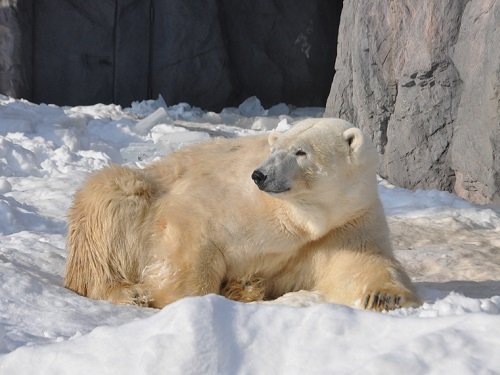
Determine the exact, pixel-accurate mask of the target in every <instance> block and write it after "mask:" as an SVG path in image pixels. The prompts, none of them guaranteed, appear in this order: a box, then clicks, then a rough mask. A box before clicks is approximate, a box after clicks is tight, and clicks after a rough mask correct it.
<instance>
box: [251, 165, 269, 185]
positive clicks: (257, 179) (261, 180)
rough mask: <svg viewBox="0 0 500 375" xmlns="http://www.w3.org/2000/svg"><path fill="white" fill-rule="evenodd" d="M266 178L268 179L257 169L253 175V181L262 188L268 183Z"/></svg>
mask: <svg viewBox="0 0 500 375" xmlns="http://www.w3.org/2000/svg"><path fill="white" fill-rule="evenodd" d="M266 178H267V176H266V175H265V174H264V173H262V172H261V171H259V170H258V169H256V170H255V171H253V173H252V180H253V182H255V183H256V184H257V186H258V187H261V186H262V184H263V183H264V181H266Z"/></svg>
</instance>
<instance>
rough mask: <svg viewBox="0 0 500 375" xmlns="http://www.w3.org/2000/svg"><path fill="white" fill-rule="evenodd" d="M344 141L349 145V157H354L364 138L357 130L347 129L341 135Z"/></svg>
mask: <svg viewBox="0 0 500 375" xmlns="http://www.w3.org/2000/svg"><path fill="white" fill-rule="evenodd" d="M342 136H343V137H344V140H345V141H346V142H347V144H348V145H349V155H355V154H357V153H358V152H359V150H360V149H361V147H363V144H364V136H363V133H362V132H361V130H359V129H358V128H349V129H347V130H346V131H344V133H343V134H342Z"/></svg>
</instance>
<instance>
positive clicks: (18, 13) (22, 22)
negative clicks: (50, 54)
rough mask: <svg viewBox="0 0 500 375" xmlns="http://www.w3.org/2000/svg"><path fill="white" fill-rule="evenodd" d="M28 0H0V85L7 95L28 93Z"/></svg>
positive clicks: (29, 16)
mask: <svg viewBox="0 0 500 375" xmlns="http://www.w3.org/2000/svg"><path fill="white" fill-rule="evenodd" d="M32 15H33V14H32V8H31V3H30V2H29V1H24V0H0V88H1V92H2V93H3V94H6V95H11V96H13V95H18V96H20V97H28V96H29V95H30V93H31V58H32V55H31V52H32V51H31V48H25V46H27V45H28V46H29V45H31V44H32V40H31V36H32V34H31V26H30V24H31V22H32Z"/></svg>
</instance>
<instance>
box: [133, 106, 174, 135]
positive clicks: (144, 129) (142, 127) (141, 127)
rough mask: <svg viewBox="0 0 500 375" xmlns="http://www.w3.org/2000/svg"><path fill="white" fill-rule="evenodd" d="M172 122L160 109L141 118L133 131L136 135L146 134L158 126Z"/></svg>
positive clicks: (165, 112) (162, 109) (161, 108)
mask: <svg viewBox="0 0 500 375" xmlns="http://www.w3.org/2000/svg"><path fill="white" fill-rule="evenodd" d="M171 122H172V118H171V117H170V116H169V114H168V113H167V111H166V110H165V108H163V107H160V108H158V109H157V110H156V111H154V112H153V113H151V114H150V115H149V116H148V117H146V118H143V119H142V120H141V121H139V122H138V123H137V124H135V127H134V130H135V131H136V132H137V133H138V134H142V135H144V134H147V133H149V131H150V130H151V129H152V128H153V127H154V126H155V125H158V124H168V123H171Z"/></svg>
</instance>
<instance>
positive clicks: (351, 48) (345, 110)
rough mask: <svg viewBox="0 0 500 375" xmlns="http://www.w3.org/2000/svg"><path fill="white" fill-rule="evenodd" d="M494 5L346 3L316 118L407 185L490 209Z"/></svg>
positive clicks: (498, 34) (498, 17)
mask: <svg viewBox="0 0 500 375" xmlns="http://www.w3.org/2000/svg"><path fill="white" fill-rule="evenodd" d="M499 22H500V2H498V1H496V0H490V1H482V0H470V1H469V0H443V1H432V0H425V1H418V2H415V1H411V0H402V1H397V2H393V1H377V2H374V1H369V0H348V1H345V2H344V8H343V11H342V17H341V23H340V29H339V43H338V51H337V60H336V64H335V69H336V73H335V77H334V80H333V83H332V87H331V92H330V96H329V98H328V102H327V108H326V111H325V116H338V117H341V118H345V119H347V120H350V121H352V122H354V123H355V124H357V125H358V126H359V127H360V128H361V129H363V130H364V131H366V132H367V133H368V134H370V135H371V137H372V138H373V140H374V142H375V144H376V145H377V147H378V150H379V152H380V154H381V158H380V165H379V173H380V175H381V176H382V177H384V178H387V179H388V180H389V181H390V182H392V183H394V184H396V185H399V186H404V187H407V188H412V189H414V188H437V189H442V190H448V191H452V190H455V191H456V192H457V193H458V194H459V195H460V196H462V197H464V198H467V199H470V200H472V201H475V202H479V203H487V202H495V203H500V178H499V173H500V162H499V161H498V159H499V158H500V156H499V155H500V135H499V134H500V133H499V132H500V110H499V108H500V106H499V100H500V99H499V98H500V95H499V91H500V73H499V72H500V65H499V61H500V50H499V49H498V48H496V47H493V46H497V45H500V29H498V24H499Z"/></svg>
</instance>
